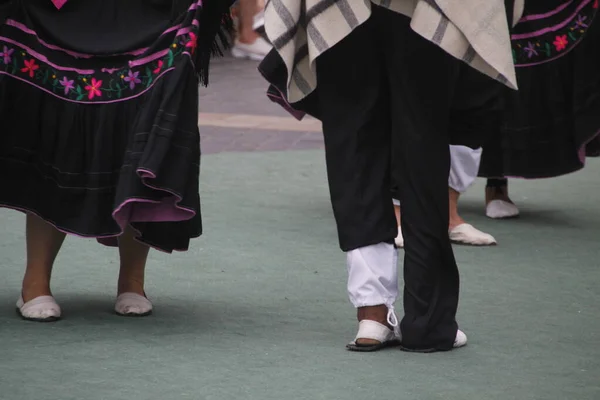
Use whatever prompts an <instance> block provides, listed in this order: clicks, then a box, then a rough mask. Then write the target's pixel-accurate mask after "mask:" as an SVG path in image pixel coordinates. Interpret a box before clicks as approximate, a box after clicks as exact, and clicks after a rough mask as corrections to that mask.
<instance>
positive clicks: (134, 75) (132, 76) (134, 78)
mask: <svg viewBox="0 0 600 400" xmlns="http://www.w3.org/2000/svg"><path fill="white" fill-rule="evenodd" d="M139 75H140V71H136V72H133V71H132V70H129V74H128V75H127V76H126V77H124V78H123V80H124V81H125V82H129V88H130V89H131V90H133V89H135V85H136V84H138V83H142V81H141V80H140V79H139V78H138V76H139Z"/></svg>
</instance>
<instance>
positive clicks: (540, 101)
mask: <svg viewBox="0 0 600 400" xmlns="http://www.w3.org/2000/svg"><path fill="white" fill-rule="evenodd" d="M597 12H598V3H597V1H596V0H577V1H566V0H549V1H544V2H526V10H525V16H524V17H523V19H522V20H521V21H520V23H519V24H518V25H517V26H516V28H515V32H514V33H513V35H512V45H513V53H514V58H515V63H516V66H517V80H518V84H519V91H518V92H514V91H510V92H509V91H507V93H506V114H505V118H504V120H505V122H504V126H503V133H502V134H501V135H495V136H492V137H490V141H489V142H487V143H486V144H485V145H484V147H483V148H484V151H483V156H482V162H481V168H480V175H481V176H484V177H503V176H507V177H523V178H545V177H555V176H559V175H563V174H567V173H570V172H574V171H577V170H579V169H581V168H583V167H584V165H585V157H586V155H588V156H592V155H597V153H598V151H597V147H598V146H596V145H597V136H598V133H599V131H600V21H598V19H597V18H596V15H597Z"/></svg>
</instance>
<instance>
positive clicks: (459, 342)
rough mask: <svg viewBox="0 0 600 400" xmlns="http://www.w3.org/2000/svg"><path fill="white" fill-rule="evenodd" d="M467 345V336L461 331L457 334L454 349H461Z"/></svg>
mask: <svg viewBox="0 0 600 400" xmlns="http://www.w3.org/2000/svg"><path fill="white" fill-rule="evenodd" d="M466 345H467V335H465V333H464V332H463V331H461V330H460V329H459V330H458V331H457V332H456V339H454V345H453V347H454V348H455V349H459V348H461V347H465V346H466Z"/></svg>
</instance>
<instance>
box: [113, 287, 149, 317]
mask: <svg viewBox="0 0 600 400" xmlns="http://www.w3.org/2000/svg"><path fill="white" fill-rule="evenodd" d="M115 312H116V313H117V315H120V316H122V317H145V316H147V315H150V314H152V303H151V302H150V300H148V299H147V298H146V297H145V296H142V295H139V294H137V293H132V292H126V293H121V294H120V295H119V296H118V297H117V301H116V303H115Z"/></svg>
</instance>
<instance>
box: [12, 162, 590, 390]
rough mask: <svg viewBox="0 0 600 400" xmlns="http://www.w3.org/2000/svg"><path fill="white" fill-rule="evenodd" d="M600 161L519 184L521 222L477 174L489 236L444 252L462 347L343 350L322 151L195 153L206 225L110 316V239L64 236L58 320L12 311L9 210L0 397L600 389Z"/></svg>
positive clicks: (339, 267) (341, 285) (17, 275)
mask: <svg viewBox="0 0 600 400" xmlns="http://www.w3.org/2000/svg"><path fill="white" fill-rule="evenodd" d="M598 167H600V163H599V162H591V163H590V165H589V167H588V168H587V169H586V170H584V171H583V172H579V173H576V174H573V175H570V176H567V177H563V178H559V179H552V180H541V181H531V182H527V181H515V182H514V184H513V185H512V186H511V193H512V195H513V198H514V200H515V201H516V202H517V203H518V204H519V206H520V207H521V210H522V217H521V218H520V219H518V220H511V221H491V220H488V219H486V218H485V217H484V216H483V207H482V192H483V186H482V182H479V183H478V184H477V185H476V187H474V188H473V189H472V190H471V191H470V192H469V193H468V194H467V195H466V196H465V197H464V199H463V201H462V203H461V208H462V210H463V214H464V216H465V217H466V218H468V219H469V221H470V222H472V223H473V224H474V225H476V226H477V227H479V228H480V229H482V230H485V231H487V232H489V233H491V234H493V235H494V236H495V237H496V238H497V239H498V242H499V246H496V247H493V248H471V247H455V249H456V257H457V259H458V261H459V266H460V268H461V272H462V293H461V296H462V297H461V306H460V310H459V321H460V324H461V327H462V328H463V329H464V330H465V331H466V332H467V334H468V335H469V345H468V346H467V347H466V348H464V349H461V350H458V351H454V352H450V353H446V354H430V355H423V354H406V353H402V352H400V351H399V350H388V351H384V352H380V353H377V354H355V353H349V352H346V351H345V349H344V345H345V343H346V342H347V341H348V340H350V339H352V337H353V335H354V333H355V328H356V325H355V322H354V310H353V309H352V308H351V306H350V305H349V303H348V300H347V297H346V293H345V280H346V269H345V263H344V261H345V259H344V256H343V254H342V253H341V252H340V251H339V250H338V248H337V237H336V232H335V226H334V223H333V219H332V215H331V210H330V204H329V199H328V192H327V187H326V178H325V173H324V165H323V154H322V152H321V151H307V152H286V153H265V154H260V153H254V154H251V153H250V154H221V155H211V156H207V157H205V158H204V160H203V170H202V178H201V179H202V185H201V193H202V195H203V198H202V199H203V214H204V221H205V234H204V236H203V237H202V238H200V239H199V240H196V241H194V242H193V244H192V248H191V250H190V251H189V252H187V253H179V254H175V255H172V256H168V255H164V254H159V253H153V254H152V257H151V261H150V262H149V266H148V286H147V289H148V294H149V295H150V297H151V299H152V300H153V302H154V304H155V314H154V315H153V316H152V317H150V318H146V319H122V318H118V317H116V316H114V315H112V314H111V307H112V302H113V297H114V291H115V280H116V273H117V266H118V264H117V254H116V252H115V250H114V249H109V248H104V247H102V246H100V245H98V244H96V242H95V241H93V240H84V239H78V238H73V237H71V238H68V240H67V242H66V244H65V247H64V250H63V252H62V253H61V255H60V256H59V259H58V260H57V265H56V271H55V280H54V287H53V289H54V292H55V294H56V296H57V300H58V301H59V302H60V303H61V305H62V307H63V312H64V316H65V319H64V320H63V321H61V322H59V323H55V324H35V323H28V322H24V321H21V320H19V319H18V318H17V316H16V315H15V311H14V301H15V300H16V297H17V295H18V291H19V283H20V279H21V274H22V272H23V260H24V259H23V254H24V235H23V233H24V232H23V228H24V226H23V225H24V223H23V222H24V220H23V216H22V215H21V214H19V213H16V212H14V211H7V210H2V211H0V227H1V229H0V265H1V267H2V269H3V278H4V279H3V280H2V281H1V282H0V399H2V400H123V399H127V400H138V399H139V400H142V399H143V400H159V399H160V400H176V399H195V400H196V399H200V400H204V399H207V400H208V399H211V400H212V399H214V400H217V399H218V400H229V399H244V400H272V399H273V400H275V399H276V400H281V399H285V400H287V399H290V400H296V399H297V400H303V399H310V400H318V399H324V400H337V399H340V400H354V399H365V400H372V399H384V398H386V399H395V400H405V399H406V400H430V399H431V400H433V399H444V400H496V399H498V400H512V399H517V400H534V399H535V400H563V399H564V400H599V399H600V311H599V310H598V307H599V306H600V244H599V239H600V207H599V206H598V201H599V196H598V188H599V187H600V185H599V183H600V182H599V177H598V172H597V170H598ZM398 308H399V309H400V310H401V303H399V304H398Z"/></svg>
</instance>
